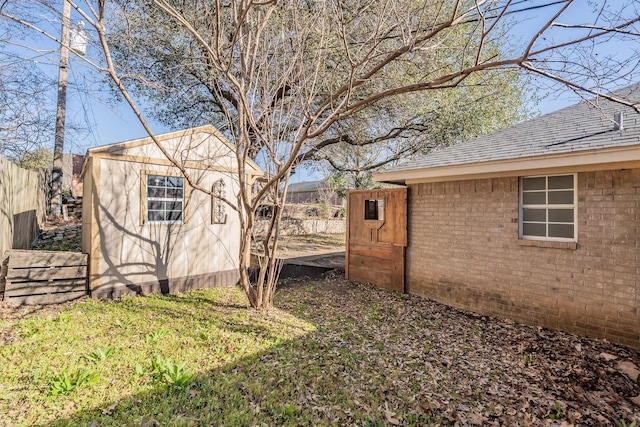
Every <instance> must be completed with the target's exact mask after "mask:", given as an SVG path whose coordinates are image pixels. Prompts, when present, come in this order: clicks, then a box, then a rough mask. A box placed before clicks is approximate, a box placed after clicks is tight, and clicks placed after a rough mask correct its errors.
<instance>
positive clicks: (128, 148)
mask: <svg viewBox="0 0 640 427" xmlns="http://www.w3.org/2000/svg"><path fill="white" fill-rule="evenodd" d="M158 139H159V141H160V143H161V145H162V147H163V148H164V149H165V150H166V151H167V152H168V153H169V154H170V155H171V156H172V157H173V158H174V159H176V160H177V161H178V162H179V163H180V164H181V165H182V166H183V167H184V168H185V171H186V173H187V175H188V176H189V180H187V179H185V177H184V175H183V174H182V173H181V171H180V169H178V168H177V167H176V166H174V165H173V164H172V163H171V162H170V161H169V160H167V158H166V156H164V155H163V153H162V151H161V150H160V148H159V147H158V146H157V145H156V144H155V143H154V142H153V141H152V139H151V138H142V139H137V140H133V141H128V142H123V143H119V144H114V145H107V146H103V147H97V148H92V149H90V150H88V152H87V159H86V162H85V165H84V169H83V179H84V196H83V224H82V248H83V252H85V253H88V254H89V291H90V292H91V295H92V296H94V297H100V298H102V297H107V298H116V297H119V296H121V295H123V294H148V293H152V292H163V293H172V292H178V291H184V290H189V289H196V288H207V287H213V286H218V285H226V284H233V283H236V282H237V280H238V273H237V268H238V265H237V264H238V256H239V252H240V250H239V245H240V225H239V216H238V213H237V212H236V211H234V210H232V209H230V208H229V207H228V206H226V205H225V204H224V203H223V202H221V201H220V200H219V199H217V198H215V197H212V196H210V195H208V194H205V193H204V192H202V191H199V190H196V189H194V188H193V187H192V186H191V185H190V183H189V182H192V183H194V185H195V184H197V185H198V186H200V187H203V188H206V189H211V190H212V191H214V194H221V195H223V196H224V197H226V198H227V199H228V200H231V201H235V200H236V195H237V193H238V189H239V183H238V176H237V171H238V163H237V160H236V156H235V149H234V147H233V145H232V144H231V143H230V142H229V141H227V140H226V139H225V137H224V136H223V135H222V134H221V133H220V132H219V131H218V130H217V129H215V128H214V127H213V126H210V125H207V126H202V127H197V128H192V129H187V130H183V131H178V132H172V133H168V134H164V135H160V136H159V137H158ZM262 174H263V172H262V171H261V169H260V168H259V167H258V166H257V165H256V164H254V163H252V162H249V165H248V167H247V170H246V174H245V177H246V182H247V185H251V184H252V183H253V181H254V180H255V178H256V177H258V176H261V175H262Z"/></svg>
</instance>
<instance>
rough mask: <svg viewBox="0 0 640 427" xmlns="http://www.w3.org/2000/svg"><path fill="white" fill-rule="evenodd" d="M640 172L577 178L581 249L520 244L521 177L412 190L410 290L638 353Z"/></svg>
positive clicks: (441, 300)
mask: <svg viewBox="0 0 640 427" xmlns="http://www.w3.org/2000/svg"><path fill="white" fill-rule="evenodd" d="M639 212H640V169H628V170H614V171H598V172H588V173H579V174H578V243H577V247H575V248H572V247H571V246H572V245H567V244H557V243H554V244H552V243H549V244H548V245H547V246H549V247H538V246H529V245H527V244H528V243H530V242H528V241H526V242H525V241H519V240H518V177H508V178H495V179H478V180H468V181H454V182H442V183H425V184H415V185H410V186H409V212H408V216H409V226H408V228H409V246H408V248H407V289H408V292H409V293H412V294H416V295H421V296H424V297H428V298H431V299H433V300H436V301H439V302H442V303H444V304H448V305H451V306H454V307H458V308H462V309H466V310H470V311H474V312H477V313H481V314H485V315H492V316H498V317H503V318H510V319H513V320H515V321H517V322H522V323H527V324H532V325H540V326H545V327H549V328H552V329H561V330H566V331H569V332H574V333H577V334H581V335H587V336H593V337H600V338H606V339H608V340H610V341H614V342H618V343H621V344H625V345H629V346H632V347H636V348H640V313H639V312H640V295H639V294H640V279H639V275H640V255H639V252H640V213H639Z"/></svg>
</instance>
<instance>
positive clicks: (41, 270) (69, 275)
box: [0, 250, 87, 305]
mask: <svg viewBox="0 0 640 427" xmlns="http://www.w3.org/2000/svg"><path fill="white" fill-rule="evenodd" d="M2 270H3V271H2V272H1V273H0V291H2V289H1V288H2V284H3V283H2V282H4V300H5V301H7V302H9V303H11V304H13V305H22V304H58V303H62V302H67V301H72V300H74V299H77V298H80V297H82V296H84V295H87V255H86V254H83V253H78V252H56V251H27V250H24V251H22V250H12V251H9V252H8V257H7V258H6V259H5V260H4V262H3V268H2Z"/></svg>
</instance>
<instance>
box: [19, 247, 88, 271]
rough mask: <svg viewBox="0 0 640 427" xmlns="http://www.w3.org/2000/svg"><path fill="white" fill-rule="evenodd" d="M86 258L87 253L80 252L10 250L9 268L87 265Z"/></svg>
mask: <svg viewBox="0 0 640 427" xmlns="http://www.w3.org/2000/svg"><path fill="white" fill-rule="evenodd" d="M87 259H88V258H87V254H83V253H80V252H58V251H22V250H12V251H10V252H9V263H10V265H9V268H33V267H71V266H76V265H87V263H88V262H87Z"/></svg>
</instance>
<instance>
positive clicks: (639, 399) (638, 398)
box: [629, 394, 640, 406]
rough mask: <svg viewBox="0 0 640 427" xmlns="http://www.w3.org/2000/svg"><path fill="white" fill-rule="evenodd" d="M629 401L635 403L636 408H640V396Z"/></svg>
mask: <svg viewBox="0 0 640 427" xmlns="http://www.w3.org/2000/svg"><path fill="white" fill-rule="evenodd" d="M629 400H630V401H632V402H633V403H635V404H636V406H640V394H639V395H637V396H636V397H630V398H629Z"/></svg>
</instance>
